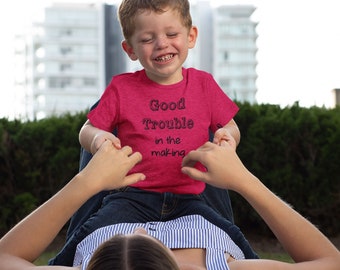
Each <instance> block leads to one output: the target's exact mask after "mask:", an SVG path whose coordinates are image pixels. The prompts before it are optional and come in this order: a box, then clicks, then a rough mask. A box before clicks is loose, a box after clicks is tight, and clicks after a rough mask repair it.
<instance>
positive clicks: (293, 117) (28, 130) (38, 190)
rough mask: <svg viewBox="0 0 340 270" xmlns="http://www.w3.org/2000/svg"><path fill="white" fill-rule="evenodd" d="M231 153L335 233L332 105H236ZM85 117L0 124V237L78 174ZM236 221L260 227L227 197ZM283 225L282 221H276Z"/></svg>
mask: <svg viewBox="0 0 340 270" xmlns="http://www.w3.org/2000/svg"><path fill="white" fill-rule="evenodd" d="M239 106H240V111H239V113H238V114H237V116H236V117H235V120H236V122H237V124H238V126H239V128H240V130H241V136H242V139H241V143H240V145H239V147H238V150H237V151H238V154H239V155H240V158H241V160H243V162H244V163H245V165H246V166H247V167H248V168H249V169H250V170H251V171H252V172H253V173H254V174H255V175H257V176H258V177H259V178H260V179H261V180H262V181H263V182H264V183H265V184H266V185H267V186H268V187H269V188H270V189H272V190H273V191H274V192H275V193H276V194H277V195H278V196H280V197H282V198H284V199H285V200H286V201H287V202H288V203H289V204H291V205H292V206H293V207H294V208H295V209H296V210H297V211H299V212H301V213H302V214H303V215H304V216H306V217H307V218H308V219H310V220H311V221H312V222H313V223H314V224H316V225H317V226H318V227H319V228H320V229H321V230H322V231H323V232H325V233H326V234H328V235H333V234H337V233H338V232H339V231H340V223H339V222H338V220H339V219H340V217H339V211H338V209H339V208H340V186H339V185H340V181H339V179H340V177H339V176H340V166H339V160H340V107H337V108H335V109H326V108H319V107H312V108H302V107H299V105H298V104H295V105H294V106H292V107H286V108H280V107H279V106H276V105H268V104H261V105H250V104H248V103H242V104H239ZM85 119H86V116H85V113H80V114H77V115H64V116H62V117H52V118H48V119H44V120H40V121H32V122H20V121H18V120H15V121H8V120H7V119H0V217H1V219H0V233H1V234H2V233H4V232H5V231H7V230H8V229H9V228H10V227H11V226H13V225H14V224H15V223H17V222H18V221H19V220H20V219H21V218H22V217H23V216H25V215H26V214H28V213H29V212H31V211H32V210H33V209H34V208H35V207H36V206H37V205H40V204H41V203H42V202H44V201H45V200H47V199H48V198H49V197H50V196H51V195H53V194H54V193H55V192H56V191H57V190H59V189H60V188H61V187H62V186H63V185H64V184H65V183H66V182H67V181H68V180H69V179H71V177H72V176H73V175H74V174H75V173H76V172H77V171H78V162H79V148H80V146H79V142H78V133H79V130H80V128H81V126H82V125H83V123H84V122H85ZM231 196H232V201H233V208H234V213H235V219H236V223H237V224H238V225H239V226H240V227H241V228H242V229H247V230H249V228H251V229H252V230H253V231H254V230H256V232H258V233H260V234H270V233H269V230H268V228H267V227H266V225H265V224H264V222H263V221H261V219H260V218H259V216H258V215H257V214H256V213H255V212H254V211H253V210H252V209H251V207H250V206H249V205H248V204H247V203H246V202H245V201H244V199H242V198H241V197H240V196H238V195H237V194H234V193H231ZM283 222H285V221H283Z"/></svg>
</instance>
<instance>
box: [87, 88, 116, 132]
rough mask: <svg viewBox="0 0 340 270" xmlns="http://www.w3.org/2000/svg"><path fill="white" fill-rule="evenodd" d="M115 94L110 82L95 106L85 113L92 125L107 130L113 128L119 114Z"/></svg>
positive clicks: (110, 130)
mask: <svg viewBox="0 0 340 270" xmlns="http://www.w3.org/2000/svg"><path fill="white" fill-rule="evenodd" d="M117 96H118V95H117V91H116V89H115V87H114V86H113V83H112V82H111V83H110V84H109V85H108V86H107V88H106V89H105V91H104V93H103V95H102V96H101V98H100V101H99V103H98V105H97V107H95V108H94V109H93V110H91V111H90V112H89V113H88V115H87V118H88V119H89V120H90V122H91V124H92V125H93V126H94V127H96V128H99V129H102V130H105V131H109V132H112V131H113V130H114V128H115V125H116V123H117V119H118V115H119V114H118V112H119V102H118V97H117Z"/></svg>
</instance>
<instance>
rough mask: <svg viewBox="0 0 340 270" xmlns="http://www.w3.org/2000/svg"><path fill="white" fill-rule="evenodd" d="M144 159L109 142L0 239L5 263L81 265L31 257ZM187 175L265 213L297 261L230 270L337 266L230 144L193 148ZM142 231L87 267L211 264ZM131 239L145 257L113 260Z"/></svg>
mask: <svg viewBox="0 0 340 270" xmlns="http://www.w3.org/2000/svg"><path fill="white" fill-rule="evenodd" d="M140 160H141V156H140V154H139V153H132V150H131V148H129V147H124V148H123V149H121V150H117V149H115V148H114V147H113V146H112V144H111V143H109V142H107V143H105V144H104V145H103V146H102V147H101V148H100V150H99V151H98V152H97V153H96V154H95V155H94V157H93V158H92V160H91V161H90V163H89V164H88V165H87V167H86V168H85V169H84V170H83V171H81V172H80V173H78V174H77V175H76V176H75V177H74V178H73V179H72V180H71V181H70V182H69V184H67V185H66V186H65V187H64V188H63V189H62V190H61V191H60V192H59V193H57V194H56V195H55V196H53V197H52V198H51V199H50V200H49V201H48V202H46V203H45V204H44V205H43V206H41V207H40V208H38V209H37V210H36V211H35V212H33V213H32V214H31V215H29V216H28V217H27V218H26V219H24V220H23V221H22V222H21V223H19V224H18V225H17V226H16V227H14V228H13V229H12V230H11V231H10V232H9V233H7V234H6V235H5V236H4V237H3V238H2V239H1V240H0V268H1V269H35V268H36V269H45V268H46V269H52V268H55V269H77V268H76V267H73V268H72V267H60V266H58V267H55V266H46V267H39V268H38V267H34V265H33V264H32V262H33V261H34V260H35V259H36V258H37V257H38V256H39V255H40V254H41V253H42V252H43V250H44V249H45V248H46V247H47V246H48V245H49V243H50V242H51V241H52V240H53V238H54V237H55V236H56V235H57V233H58V232H59V230H60V229H61V228H62V226H63V225H64V224H65V223H66V221H67V220H68V219H69V218H70V217H71V215H72V214H73V213H74V212H75V211H76V210H77V208H79V207H80V206H81V204H82V203H84V202H85V201H86V200H87V199H89V198H90V197H91V196H93V195H94V194H97V193H98V192H99V191H102V190H109V189H114V188H118V187H122V186H125V185H129V184H131V183H136V182H137V181H142V180H143V179H144V175H143V174H139V173H138V174H133V175H129V176H126V174H127V172H128V171H129V170H130V169H131V168H132V167H133V166H134V165H135V164H136V163H138V162H139V161H140ZM196 162H201V163H202V164H203V165H204V166H205V167H206V168H207V172H206V173H203V172H200V171H197V170H196V169H195V168H194V167H193V166H194V164H195V163H196ZM112 164H114V166H112ZM109 165H110V166H109ZM98 172H99V175H98ZM182 172H183V173H185V174H187V175H189V176H190V177H192V178H194V179H196V180H200V181H203V182H206V183H210V184H212V185H215V186H217V187H220V188H228V189H231V190H234V191H236V192H238V193H239V194H240V195H241V196H243V197H244V198H245V199H246V200H247V201H248V202H249V203H250V204H251V205H252V206H253V207H254V209H255V210H256V211H257V212H258V213H259V214H260V216H261V217H262V218H263V219H264V221H265V222H266V223H267V224H268V226H269V227H270V228H271V230H272V231H273V233H274V234H275V235H276V237H277V238H278V239H279V241H280V242H281V243H282V245H283V246H284V248H285V249H286V250H287V252H288V253H289V254H290V255H291V256H292V258H293V259H294V260H295V261H296V264H287V263H283V262H278V261H270V260H234V259H233V258H229V259H228V267H229V268H230V269H262V270H263V269H264V270H265V269H309V270H313V269H325V270H327V269H328V270H331V269H334V270H336V269H338V267H339V265H340V253H339V251H338V250H337V249H336V248H335V247H334V246H333V245H332V244H331V243H330V241H329V240H328V239H327V238H326V237H325V236H324V235H323V234H321V233H320V232H319V231H318V230H317V229H316V228H315V227H314V226H313V225H312V224H310V223H309V222H308V221H307V220H306V219H304V218H303V217H302V216H300V215H299V214H298V213H296V212H295V211H294V210H292V209H291V208H290V207H289V206H288V205H287V204H286V203H284V202H283V201H281V200H280V199H279V198H278V197H277V196H275V195H274V194H273V193H272V192H271V191H269V190H268V189H267V188H266V187H265V186H264V185H263V184H262V183H261V182H260V181H259V179H257V178H256V177H255V176H254V175H252V174H251V173H250V172H249V171H248V170H247V169H246V168H245V167H244V165H243V164H242V162H241V161H240V160H239V158H238V157H237V155H236V153H235V151H234V150H233V149H232V148H231V147H230V146H229V145H228V144H227V143H222V145H221V146H218V145H215V144H212V143H206V144H205V145H203V146H202V147H200V148H199V149H197V150H196V151H192V152H190V153H189V154H188V155H187V156H186V157H185V158H184V160H183V168H182ZM94 176H96V177H97V178H96V179H97V181H92V179H93V177H94ZM282 220H285V222H282ZM144 233H145V232H144V231H143V230H138V229H137V230H135V234H130V235H126V236H124V235H120V236H115V237H113V238H112V239H111V240H109V241H106V242H104V243H103V244H102V245H100V247H99V248H98V249H97V250H96V251H95V253H94V255H93V256H92V259H91V261H90V263H89V266H88V268H87V269H107V268H104V267H105V263H108V264H109V265H110V269H115V268H114V265H113V264H116V263H115V260H119V261H120V262H121V261H124V260H123V259H126V260H125V263H126V264H125V265H124V266H119V268H116V269H128V268H127V265H129V266H131V263H132V264H133V263H135V264H136V265H137V266H135V268H132V269H206V265H205V260H204V259H203V258H202V256H206V255H207V254H205V250H199V249H198V250H195V252H196V253H195V254H194V257H193V256H192V254H190V251H192V250H191V249H187V250H186V249H181V250H175V251H170V250H169V249H167V248H166V247H165V246H164V245H163V244H162V243H159V242H158V241H157V240H155V239H154V238H151V237H150V236H147V235H145V234H144ZM131 241H135V243H134V245H135V247H137V248H134V249H132V250H134V251H136V249H137V251H138V250H139V249H140V252H142V254H144V257H143V258H142V259H143V260H142V261H141V260H140V259H141V258H140V256H134V257H129V254H127V253H124V252H123V253H122V254H123V256H122V255H121V256H119V257H118V258H112V257H111V255H116V252H115V250H117V252H118V250H119V251H128V250H129V249H128V247H129V242H131ZM136 242H138V243H136ZM117 246H118V247H117ZM148 247H149V249H148ZM156 250H157V251H159V252H161V253H162V254H163V255H160V256H159V255H157V254H159V252H152V251H156ZM108 251H109V252H108ZM188 251H189V252H188ZM155 253H156V254H155ZM108 254H109V255H110V256H108ZM147 259H150V260H151V261H152V262H154V263H155V264H156V265H155V266H154V268H152V266H150V267H146V266H149V265H148V262H145V260H146V261H147ZM157 264H158V265H157ZM98 265H99V266H98ZM160 265H164V268H161V267H160ZM165 265H166V266H165ZM124 267H125V268H124ZM133 267H134V266H133Z"/></svg>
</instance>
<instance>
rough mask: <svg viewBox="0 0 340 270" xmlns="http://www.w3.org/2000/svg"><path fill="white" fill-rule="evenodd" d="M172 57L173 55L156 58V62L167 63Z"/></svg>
mask: <svg viewBox="0 0 340 270" xmlns="http://www.w3.org/2000/svg"><path fill="white" fill-rule="evenodd" d="M172 57H173V54H168V55H164V56H162V57H157V58H156V61H160V62H161V61H168V60H170V59H171V58H172Z"/></svg>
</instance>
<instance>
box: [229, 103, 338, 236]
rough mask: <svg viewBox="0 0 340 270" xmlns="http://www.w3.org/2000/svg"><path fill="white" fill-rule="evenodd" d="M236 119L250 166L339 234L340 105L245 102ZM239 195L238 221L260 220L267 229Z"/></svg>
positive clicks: (243, 154) (241, 150) (325, 227)
mask: <svg viewBox="0 0 340 270" xmlns="http://www.w3.org/2000/svg"><path fill="white" fill-rule="evenodd" d="M235 120H236V122H237V123H238V124H239V127H240V130H241V136H242V140H241V143H240V145H239V147H238V154H239V155H240V158H241V159H242V160H243V161H244V163H245V164H246V166H247V167H248V168H250V169H251V171H252V172H253V173H254V174H255V175H257V176H258V177H259V178H260V179H261V180H262V181H263V182H264V183H265V184H266V185H267V186H268V187H269V188H270V189H272V190H273V191H274V192H275V193H276V194H278V196H280V197H282V198H284V199H285V200H286V201H287V202H288V203H289V204H291V205H292V206H293V207H294V208H295V209H297V210H298V211H299V212H301V213H302V214H303V215H304V216H306V217H307V218H308V219H310V220H311V221H312V222H313V223H315V224H316V225H318V226H319V228H320V229H321V230H323V231H324V232H325V233H328V234H336V233H338V232H339V231H340V223H339V222H338V220H339V218H340V217H339V211H337V209H339V208H340V186H339V185H340V181H339V179H340V166H339V160H340V108H339V107H337V108H335V109H326V108H319V107H312V108H301V107H299V105H298V104H295V105H294V106H292V107H286V108H283V109H281V108H280V107H278V106H274V105H253V106H251V105H249V104H240V112H239V113H238V115H237V117H236V118H235ZM233 197H235V199H234V205H233V206H234V210H235V215H236V220H237V221H238V223H241V224H249V223H251V224H254V226H257V224H260V227H259V228H257V229H258V230H259V232H264V233H267V232H268V230H267V229H266V227H265V226H264V225H263V224H262V222H260V221H259V217H258V216H257V215H256V214H253V213H252V210H251V209H250V207H248V208H247V209H246V210H244V209H240V208H239V204H238V203H237V201H238V200H239V199H238V198H237V196H235V195H233ZM235 200H236V202H235ZM242 203H243V202H242Z"/></svg>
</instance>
